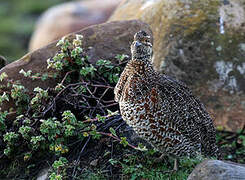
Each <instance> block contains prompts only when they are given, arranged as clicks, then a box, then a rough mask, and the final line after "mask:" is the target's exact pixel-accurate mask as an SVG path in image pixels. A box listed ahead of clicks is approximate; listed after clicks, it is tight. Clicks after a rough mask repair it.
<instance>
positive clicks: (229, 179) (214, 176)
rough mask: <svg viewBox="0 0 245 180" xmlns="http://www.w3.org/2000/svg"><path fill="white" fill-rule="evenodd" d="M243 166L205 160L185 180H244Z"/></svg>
mask: <svg viewBox="0 0 245 180" xmlns="http://www.w3.org/2000/svg"><path fill="white" fill-rule="evenodd" d="M244 179H245V165H241V164H237V163H233V162H227V161H225V162H223V161H218V160H206V161H204V162H202V163H201V164H199V165H198V166H197V167H196V168H195V169H194V170H193V171H192V173H191V174H190V175H189V177H188V179H187V180H244Z"/></svg>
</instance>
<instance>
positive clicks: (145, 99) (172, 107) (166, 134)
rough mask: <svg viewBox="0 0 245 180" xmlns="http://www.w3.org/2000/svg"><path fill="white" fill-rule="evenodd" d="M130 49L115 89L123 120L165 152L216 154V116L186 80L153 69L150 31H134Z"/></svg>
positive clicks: (173, 154)
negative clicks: (129, 57)
mask: <svg viewBox="0 0 245 180" xmlns="http://www.w3.org/2000/svg"><path fill="white" fill-rule="evenodd" d="M131 53H132V59H131V60H130V61H129V62H128V64H127V65H126V67H125V69H124V71H123V72H122V74H121V76H120V79H119V81H118V83H117V85H116V87H115V90H114V93H115V100H116V101H117V102H118V103H119V106H120V111H121V114H122V117H123V120H124V121H126V123H127V124H128V125H129V126H131V127H133V129H134V131H135V132H136V133H137V134H138V135H139V136H140V137H141V138H143V139H145V140H146V141H148V142H149V143H150V144H152V145H153V146H154V147H155V148H156V149H157V150H159V151H160V152H161V153H162V154H164V155H172V156H174V157H181V156H196V155H199V154H203V155H206V156H216V157H217V156H218V154H219V152H218V148H217V146H216V143H215V128H214V126H213V121H212V119H211V117H210V116H209V114H208V113H207V111H206V109H205V107H204V106H203V104H202V103H201V102H200V101H199V100H198V99H197V98H196V97H194V96H193V95H192V93H191V91H190V89H189V88H188V87H187V86H186V85H185V84H184V83H182V82H180V81H177V80H175V79H173V78H171V77H169V76H166V75H163V74H160V73H158V72H157V71H155V70H154V69H153V65H152V63H151V59H152V54H153V50H152V45H151V43H150V36H149V35H148V34H147V33H146V32H144V31H140V32H138V33H136V34H135V36H134V42H133V43H132V45H131ZM176 165H177V161H175V169H176V168H177V167H176Z"/></svg>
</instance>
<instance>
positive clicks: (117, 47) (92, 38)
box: [0, 20, 152, 119]
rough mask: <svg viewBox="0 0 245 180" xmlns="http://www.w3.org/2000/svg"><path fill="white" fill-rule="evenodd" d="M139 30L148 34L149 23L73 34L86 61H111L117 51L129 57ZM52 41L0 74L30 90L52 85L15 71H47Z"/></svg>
mask: <svg viewBox="0 0 245 180" xmlns="http://www.w3.org/2000/svg"><path fill="white" fill-rule="evenodd" d="M142 29H143V30H145V31H146V32H148V33H149V34H151V35H152V32H151V30H150V27H149V25H147V24H145V23H143V22H141V21H138V20H132V21H118V22H110V23H105V24H100V25H94V26H90V27H88V28H85V29H83V30H82V31H79V32H77V33H76V34H82V35H83V36H84V39H83V48H84V50H85V51H86V52H87V53H88V55H89V58H90V59H89V60H90V61H91V62H96V61H97V60H99V59H107V60H113V59H115V56H116V55H118V54H126V55H129V56H130V45H131V43H132V41H133V36H134V34H135V33H136V32H138V31H139V30H142ZM67 37H68V38H69V39H73V38H75V34H70V35H69V36H67ZM56 43H57V42H53V43H51V44H49V45H48V46H45V47H43V48H41V49H38V50H36V51H34V52H32V53H29V54H27V55H25V56H24V57H23V58H21V59H19V60H18V61H15V62H13V63H10V64H8V65H6V66H5V67H4V68H3V69H1V70H0V74H1V73H3V72H6V73H7V75H8V78H9V79H13V80H14V81H17V80H18V81H19V82H20V83H21V84H22V85H24V86H25V87H26V88H27V89H28V90H29V91H32V90H33V88H35V87H40V88H43V89H46V88H48V87H49V88H52V87H54V86H55V85H56V83H57V82H56V80H54V79H48V80H45V81H41V80H31V79H30V78H25V77H24V76H23V75H22V74H19V71H20V70H21V69H24V70H25V71H28V70H32V72H33V73H34V74H35V73H40V74H43V73H46V72H48V70H47V62H46V60H47V59H48V58H50V57H53V56H54V55H55V53H56V52H57V50H58V48H57V47H56ZM2 83H4V82H0V85H2ZM11 107H14V104H13V102H9V103H4V104H3V106H2V107H1V108H2V110H8V109H9V108H11ZM10 115H12V116H11V117H9V119H12V118H14V117H15V114H14V113H13V114H10Z"/></svg>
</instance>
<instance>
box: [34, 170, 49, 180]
mask: <svg viewBox="0 0 245 180" xmlns="http://www.w3.org/2000/svg"><path fill="white" fill-rule="evenodd" d="M48 171H49V168H44V169H42V170H41V171H40V172H39V174H38V175H37V180H48Z"/></svg>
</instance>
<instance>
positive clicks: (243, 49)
mask: <svg viewBox="0 0 245 180" xmlns="http://www.w3.org/2000/svg"><path fill="white" fill-rule="evenodd" d="M239 47H240V49H241V50H242V51H245V43H241V44H239Z"/></svg>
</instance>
